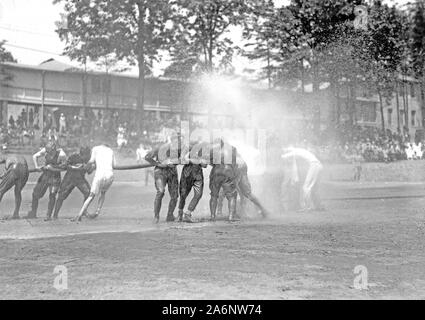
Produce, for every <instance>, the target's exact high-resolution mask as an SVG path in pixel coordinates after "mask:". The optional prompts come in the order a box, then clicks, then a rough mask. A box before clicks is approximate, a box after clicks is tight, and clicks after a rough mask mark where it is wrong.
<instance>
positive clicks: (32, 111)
mask: <svg viewBox="0 0 425 320" xmlns="http://www.w3.org/2000/svg"><path fill="white" fill-rule="evenodd" d="M28 122H29V126H30V127H32V126H33V125H34V110H33V109H30V111H29V113H28Z"/></svg>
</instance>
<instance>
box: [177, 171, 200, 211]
mask: <svg viewBox="0 0 425 320" xmlns="http://www.w3.org/2000/svg"><path fill="white" fill-rule="evenodd" d="M192 188H193V198H192V200H191V201H190V203H189V207H188V208H187V209H188V210H189V211H190V212H193V211H195V209H196V206H197V205H198V203H199V201H200V200H201V198H202V193H203V191H204V176H203V174H202V169H198V170H191V168H190V167H186V166H185V167H183V170H182V175H181V177H180V188H179V193H180V201H179V210H180V211H181V210H183V209H184V206H185V204H186V198H187V197H188V196H189V193H190V191H191V190H192Z"/></svg>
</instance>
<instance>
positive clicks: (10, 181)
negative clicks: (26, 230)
mask: <svg viewBox="0 0 425 320" xmlns="http://www.w3.org/2000/svg"><path fill="white" fill-rule="evenodd" d="M0 163H5V169H6V172H5V173H4V174H3V175H2V176H1V177H0V179H1V182H0V202H1V200H2V199H3V196H4V194H5V193H6V192H7V191H9V190H10V189H11V188H12V187H13V186H14V187H15V211H14V212H13V216H12V219H19V209H20V207H21V203H22V195H21V192H22V189H23V188H24V187H25V184H26V183H27V181H28V176H29V171H28V164H27V161H26V160H25V158H24V157H21V156H9V157H6V158H1V159H0Z"/></svg>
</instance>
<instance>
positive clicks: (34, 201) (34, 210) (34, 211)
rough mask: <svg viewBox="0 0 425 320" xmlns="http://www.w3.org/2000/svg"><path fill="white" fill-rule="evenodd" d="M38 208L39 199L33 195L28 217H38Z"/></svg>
mask: <svg viewBox="0 0 425 320" xmlns="http://www.w3.org/2000/svg"><path fill="white" fill-rule="evenodd" d="M37 209H38V199H36V198H34V197H32V203H31V210H30V211H29V212H28V215H27V216H26V217H25V218H26V219H36V218H37Z"/></svg>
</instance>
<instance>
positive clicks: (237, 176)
mask: <svg viewBox="0 0 425 320" xmlns="http://www.w3.org/2000/svg"><path fill="white" fill-rule="evenodd" d="M221 147H222V152H225V153H226V152H229V151H231V153H232V154H231V157H232V158H231V159H232V166H231V168H232V169H233V170H234V172H233V174H232V179H234V180H235V185H236V190H237V193H238V194H239V197H240V199H241V206H242V210H243V211H245V207H246V199H248V200H250V201H251V202H252V203H253V204H254V205H255V206H256V207H257V208H258V209H259V213H260V214H261V215H262V216H263V217H266V216H267V215H268V212H267V210H266V209H265V208H264V206H263V205H262V204H261V202H260V201H259V200H258V198H257V197H256V196H255V195H254V194H253V193H252V188H251V183H250V181H249V178H248V166H247V164H246V162H245V161H244V160H243V159H242V157H241V155H240V154H239V153H238V152H237V149H236V148H235V147H234V146H231V145H228V144H226V143H224V142H221ZM227 174H230V171H229V172H228V173H227ZM229 178H230V176H229ZM210 183H211V181H210ZM225 194H226V191H225V190H224V188H223V189H222V190H219V195H218V201H217V206H218V210H217V211H218V213H219V214H221V212H222V206H223V199H224V196H225ZM226 198H227V199H229V198H228V197H227V196H226ZM232 201H233V199H232ZM235 201H236V200H235ZM233 206H235V208H234V209H233ZM230 210H234V212H236V202H235V204H233V203H229V211H230ZM233 219H235V214H234V213H232V211H230V215H229V220H233Z"/></svg>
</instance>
